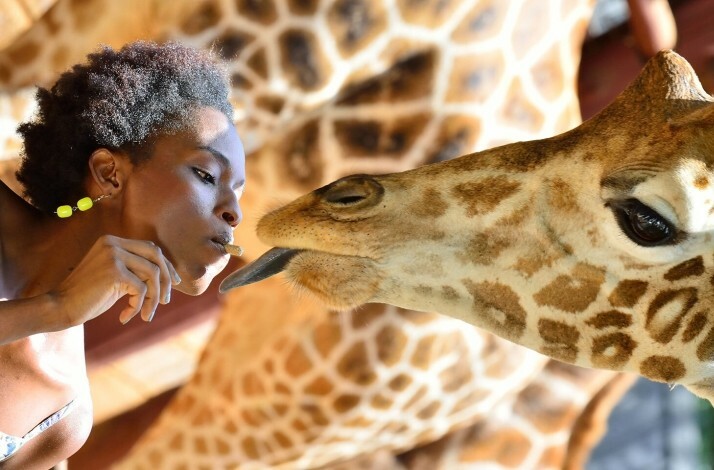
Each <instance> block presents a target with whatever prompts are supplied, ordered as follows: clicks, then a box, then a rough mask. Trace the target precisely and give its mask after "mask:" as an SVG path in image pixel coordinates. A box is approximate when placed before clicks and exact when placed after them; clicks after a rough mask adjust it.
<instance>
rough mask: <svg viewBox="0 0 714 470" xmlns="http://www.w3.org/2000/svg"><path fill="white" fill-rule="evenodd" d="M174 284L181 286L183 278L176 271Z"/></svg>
mask: <svg viewBox="0 0 714 470" xmlns="http://www.w3.org/2000/svg"><path fill="white" fill-rule="evenodd" d="M174 284H181V276H179V275H178V273H177V272H176V271H174Z"/></svg>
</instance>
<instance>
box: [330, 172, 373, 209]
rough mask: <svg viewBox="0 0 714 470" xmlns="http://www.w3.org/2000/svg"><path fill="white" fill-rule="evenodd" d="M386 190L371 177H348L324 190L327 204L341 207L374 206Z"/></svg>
mask: <svg viewBox="0 0 714 470" xmlns="http://www.w3.org/2000/svg"><path fill="white" fill-rule="evenodd" d="M383 193H384V188H383V187H382V185H381V184H379V183H378V182H377V181H376V180H375V179H374V178H372V177H371V176H362V175H356V176H348V177H346V178H343V179H340V180H337V181H335V182H334V183H332V184H330V185H328V186H326V187H324V188H323V191H322V198H323V200H324V201H325V202H327V203H330V204H334V205H339V206H355V205H360V206H361V205H364V204H367V205H372V204H376V203H377V202H379V201H380V200H381V198H382V194H383Z"/></svg>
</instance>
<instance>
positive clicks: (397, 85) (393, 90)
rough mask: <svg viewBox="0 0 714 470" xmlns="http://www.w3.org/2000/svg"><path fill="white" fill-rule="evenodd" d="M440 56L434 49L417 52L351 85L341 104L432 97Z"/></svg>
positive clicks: (404, 100) (398, 101) (397, 101)
mask: <svg viewBox="0 0 714 470" xmlns="http://www.w3.org/2000/svg"><path fill="white" fill-rule="evenodd" d="M436 67H437V56H436V53H435V52H434V51H425V52H422V53H417V54H413V55H411V56H409V57H407V58H406V59H402V60H400V61H398V62H397V63H396V64H394V65H393V66H392V67H391V68H390V69H389V70H388V71H386V72H385V73H383V74H381V75H378V76H376V77H374V78H372V79H370V80H366V81H362V82H359V83H356V84H354V85H352V86H350V87H349V88H347V89H346V90H345V91H344V92H343V93H342V95H341V96H340V97H339V99H338V100H337V104H338V105H339V106H351V105H363V104H369V103H401V102H406V101H414V100H417V99H420V98H425V97H428V96H431V93H432V90H433V83H434V75H435V69H436Z"/></svg>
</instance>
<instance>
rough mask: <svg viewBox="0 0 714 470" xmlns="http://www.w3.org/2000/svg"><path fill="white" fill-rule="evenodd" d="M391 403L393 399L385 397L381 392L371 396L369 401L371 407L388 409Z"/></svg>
mask: <svg viewBox="0 0 714 470" xmlns="http://www.w3.org/2000/svg"><path fill="white" fill-rule="evenodd" d="M393 404H394V401H393V400H392V399H391V398H387V397H385V396H384V395H382V394H381V393H377V394H376V395H375V396H374V397H372V401H371V405H372V408H376V409H378V410H388V409H389V408H391V407H392V405H393Z"/></svg>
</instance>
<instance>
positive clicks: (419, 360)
mask: <svg viewBox="0 0 714 470" xmlns="http://www.w3.org/2000/svg"><path fill="white" fill-rule="evenodd" d="M436 339H437V337H436V335H428V336H425V337H423V338H420V339H419V342H418V343H417V345H416V347H415V348H414V353H413V354H412V357H411V360H410V363H411V365H413V366H414V367H417V368H419V369H422V370H427V369H428V368H429V366H430V365H431V364H432V363H433V362H434V359H435V358H434V343H435V342H436Z"/></svg>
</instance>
